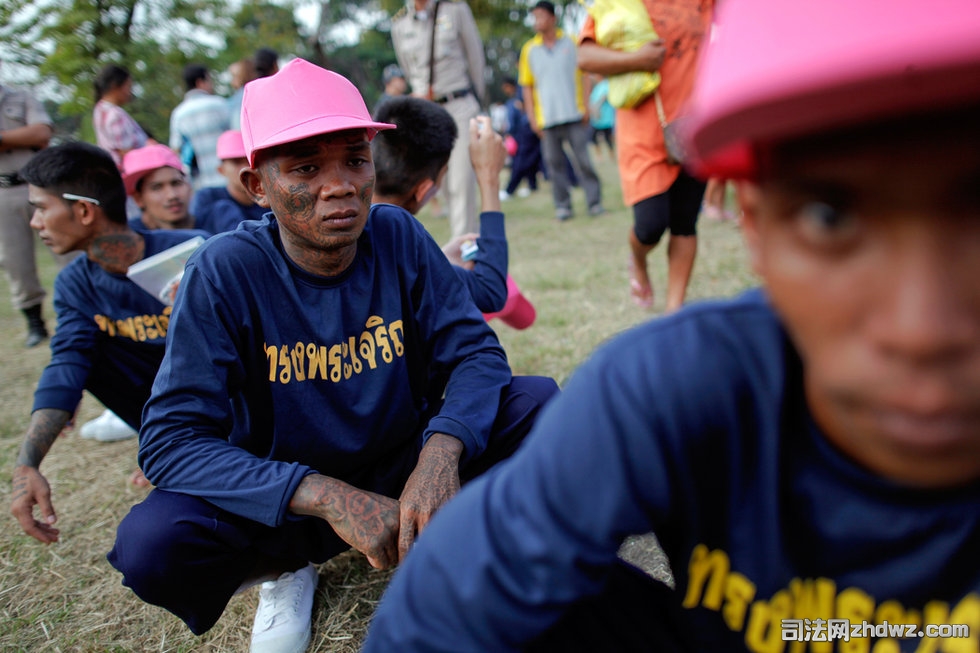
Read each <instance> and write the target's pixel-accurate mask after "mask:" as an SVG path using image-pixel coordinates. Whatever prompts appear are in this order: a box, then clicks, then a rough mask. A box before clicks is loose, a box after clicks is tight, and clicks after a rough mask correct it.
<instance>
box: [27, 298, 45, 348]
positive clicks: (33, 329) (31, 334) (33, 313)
mask: <svg viewBox="0 0 980 653" xmlns="http://www.w3.org/2000/svg"><path fill="white" fill-rule="evenodd" d="M23 313H24V317H26V318H27V340H26V341H25V342H24V346H25V347H27V348H28V349H30V348H31V347H37V346H38V345H39V344H41V343H42V342H44V341H45V340H47V339H48V329H47V327H46V326H44V318H43V317H41V305H40V304H38V305H37V306H31V307H30V308H25V309H24V310H23Z"/></svg>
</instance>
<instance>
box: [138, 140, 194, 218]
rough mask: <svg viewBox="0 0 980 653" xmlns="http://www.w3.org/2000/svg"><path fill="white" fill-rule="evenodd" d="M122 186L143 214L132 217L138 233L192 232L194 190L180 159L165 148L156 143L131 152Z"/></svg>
mask: <svg viewBox="0 0 980 653" xmlns="http://www.w3.org/2000/svg"><path fill="white" fill-rule="evenodd" d="M122 176H123V183H124V184H125V185H126V194H127V195H129V196H130V197H132V198H133V200H135V202H136V205H137V206H139V208H140V211H142V214H141V215H140V216H138V217H134V218H130V220H129V225H130V227H131V228H133V229H135V230H136V231H147V230H149V229H191V228H193V227H195V223H194V217H193V216H192V215H191V214H190V210H189V209H190V202H191V194H192V193H193V190H192V189H191V185H190V183H189V182H188V181H187V176H186V175H185V174H184V167H183V165H182V164H181V162H180V158H179V157H178V156H177V155H176V154H175V153H174V151H173V150H171V149H170V148H169V147H167V146H166V145H160V144H159V143H154V144H152V145H146V146H144V147H141V148H137V149H135V150H130V151H129V152H127V153H126V155H125V156H124V157H123V163H122Z"/></svg>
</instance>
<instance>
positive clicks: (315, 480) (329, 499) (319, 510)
mask: <svg viewBox="0 0 980 653" xmlns="http://www.w3.org/2000/svg"><path fill="white" fill-rule="evenodd" d="M289 510H290V511H291V512H293V513H295V514H297V515H312V516H314V517H319V518H321V519H324V520H326V522H327V523H329V524H330V526H331V527H332V528H333V530H334V531H335V532H336V533H337V535H338V536H340V538H341V539H342V540H344V541H345V542H347V543H348V544H350V545H351V546H352V547H354V548H355V549H357V550H358V551H360V552H361V553H363V554H364V555H366V556H367V559H368V562H369V563H371V566H372V567H375V568H377V569H386V568H388V567H391V566H394V564H395V563H396V562H398V549H397V538H398V502H397V501H395V500H394V499H392V498H390V497H386V496H382V495H380V494H375V493H374V492H368V491H366V490H360V489H358V488H356V487H354V486H352V485H349V484H347V483H344V482H343V481H340V480H337V479H335V478H331V477H329V476H322V475H320V474H310V475H308V476H306V477H305V478H304V479H303V480H302V481H301V482H300V484H299V487H297V488H296V492H294V493H293V497H292V499H290V501H289Z"/></svg>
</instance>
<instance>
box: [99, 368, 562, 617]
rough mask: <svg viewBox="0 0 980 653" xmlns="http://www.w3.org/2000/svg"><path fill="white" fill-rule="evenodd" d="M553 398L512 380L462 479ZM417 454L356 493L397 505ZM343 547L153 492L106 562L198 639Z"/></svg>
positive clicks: (320, 536)
mask: <svg viewBox="0 0 980 653" xmlns="http://www.w3.org/2000/svg"><path fill="white" fill-rule="evenodd" d="M557 392H558V385H557V384H556V383H555V382H554V380H553V379H549V378H545V377H534V376H524V377H514V378H513V380H512V381H511V384H510V385H509V386H508V387H507V388H506V389H505V390H504V392H503V395H502V397H501V403H500V409H499V411H498V412H497V419H496V421H495V422H494V425H493V429H492V431H491V434H490V441H489V443H488V445H487V448H486V450H485V451H484V452H483V453H482V454H480V456H478V457H476V458H473V459H472V460H469V461H467V462H466V463H465V464H463V465H462V466H461V468H460V480H461V481H462V482H464V483H465V482H466V481H467V480H470V479H472V478H474V477H476V476H478V475H479V474H481V473H483V472H484V471H486V470H487V469H489V468H490V467H492V466H493V465H494V464H495V463H497V462H499V461H501V460H503V459H505V458H507V457H508V456H510V455H511V454H512V453H513V452H514V451H516V450H517V447H518V446H520V444H521V442H522V441H523V440H524V437H525V436H526V435H527V433H528V432H529V431H530V430H531V427H532V426H533V425H534V421H535V419H536V418H537V415H538V413H539V411H540V410H541V408H542V407H543V406H544V404H545V403H547V401H548V400H549V399H551V397H552V396H554V395H555V394H556V393H557ZM421 446H422V442H421V432H420V433H419V438H418V439H417V441H416V442H413V443H412V444H411V446H409V447H405V448H404V449H403V450H401V451H396V452H395V453H394V454H392V455H390V456H388V457H387V458H386V459H384V460H381V461H378V464H377V465H376V466H375V468H374V470H373V472H372V476H371V477H369V478H364V479H361V480H360V481H358V482H354V483H353V484H354V485H355V486H356V487H360V488H361V489H365V490H370V491H372V492H377V493H379V494H384V495H386V496H390V497H393V498H397V497H398V496H399V495H400V494H401V490H402V488H403V487H404V485H405V481H406V480H408V476H409V475H410V474H411V473H412V470H413V469H414V468H415V464H416V463H417V461H418V455H419V451H420V450H421ZM345 480H347V479H345ZM349 548H350V546H349V545H348V544H347V543H346V542H344V541H343V540H341V539H340V538H339V537H338V536H337V534H336V533H334V531H333V529H332V528H331V527H330V526H329V525H328V524H327V522H326V521H324V520H322V519H318V518H314V517H304V516H293V515H290V516H289V518H287V521H286V522H285V523H284V524H283V525H281V526H279V527H270V526H266V525H264V524H260V523H258V522H255V521H252V520H250V519H246V518H244V517H240V516H238V515H235V514H232V513H230V512H227V511H225V510H222V509H220V508H217V507H216V506H214V505H212V504H210V503H208V502H207V501H204V500H203V499H199V498H197V497H194V496H190V495H187V494H180V493H175V492H168V491H166V490H160V489H154V490H153V491H151V492H150V494H149V495H147V497H146V499H145V500H144V501H143V502H142V503H139V504H137V505H135V506H133V508H132V509H131V510H130V512H129V514H128V515H126V517H125V518H123V520H122V522H121V523H120V524H119V528H118V530H117V532H116V543H115V546H114V547H113V549H112V551H110V552H109V554H108V556H107V557H108V560H109V563H110V564H112V566H113V567H115V568H116V569H118V570H119V571H120V572H122V574H123V585H125V586H126V587H129V588H131V589H132V590H133V591H134V592H135V593H136V594H137V596H139V597H140V598H141V599H143V600H144V601H146V602H147V603H152V604H154V605H158V606H161V607H163V608H166V609H167V610H169V611H170V612H172V613H174V614H175V615H177V616H178V617H179V618H180V619H182V620H183V621H184V623H186V624H187V626H188V627H189V628H190V629H191V631H192V632H194V633H195V634H197V635H200V634H201V633H204V632H206V631H207V630H208V629H210V628H211V627H212V626H213V625H214V624H215V623H216V622H217V621H218V618H219V617H220V616H221V613H222V612H224V609H225V606H226V605H227V604H228V601H229V600H230V599H231V597H232V595H234V593H235V591H236V590H237V589H238V588H239V587H241V585H242V584H243V583H244V582H245V581H246V580H248V579H249V578H251V577H253V576H254V574H255V573H256V572H257V571H258V570H263V569H265V570H279V571H285V570H290V569H299V568H300V567H302V566H304V565H306V564H307V562H314V563H320V562H323V561H325V560H328V559H329V558H332V557H333V556H335V555H337V554H338V553H342V552H343V551H346V550H348V549H349Z"/></svg>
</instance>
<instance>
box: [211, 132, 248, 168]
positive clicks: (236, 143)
mask: <svg viewBox="0 0 980 653" xmlns="http://www.w3.org/2000/svg"><path fill="white" fill-rule="evenodd" d="M215 149H216V153H217V155H218V158H219V159H221V160H222V161H224V160H226V159H247V158H248V157H247V156H245V144H244V143H243V142H242V133H241V132H240V131H238V130H237V129H232V130H229V131H226V132H225V133H223V134H222V135H221V136H219V137H218V145H217V147H216V148H215Z"/></svg>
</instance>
